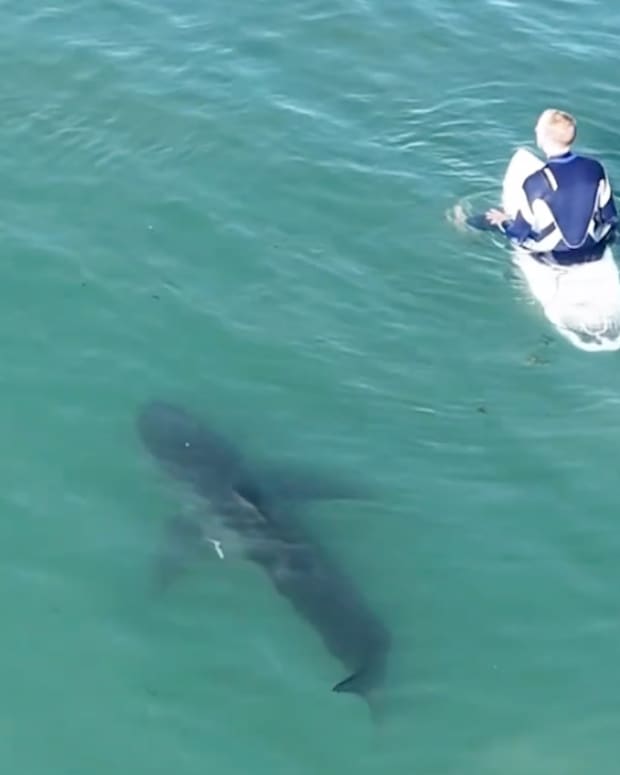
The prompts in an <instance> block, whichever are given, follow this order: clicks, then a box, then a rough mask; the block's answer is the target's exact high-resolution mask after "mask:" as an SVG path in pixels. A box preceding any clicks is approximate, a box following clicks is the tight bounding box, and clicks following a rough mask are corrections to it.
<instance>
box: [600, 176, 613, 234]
mask: <svg viewBox="0 0 620 775" xmlns="http://www.w3.org/2000/svg"><path fill="white" fill-rule="evenodd" d="M597 220H598V222H599V223H600V224H601V225H602V226H606V225H610V226H615V225H616V224H617V223H618V211H617V210H616V203H615V202H614V193H613V191H612V189H611V185H610V183H609V178H608V177H607V175H605V177H604V178H603V179H602V180H601V184H600V186H599V191H598V212H597Z"/></svg>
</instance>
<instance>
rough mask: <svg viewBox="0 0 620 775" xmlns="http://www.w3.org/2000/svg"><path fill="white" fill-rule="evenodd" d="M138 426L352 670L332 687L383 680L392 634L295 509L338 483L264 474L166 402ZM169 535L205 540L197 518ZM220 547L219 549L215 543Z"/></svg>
mask: <svg viewBox="0 0 620 775" xmlns="http://www.w3.org/2000/svg"><path fill="white" fill-rule="evenodd" d="M138 428H139V433H140V436H141V438H142V439H143V441H144V443H145V445H146V447H147V448H148V449H149V450H150V452H151V453H152V454H153V456H154V457H155V458H156V459H157V460H158V461H159V462H160V463H161V464H162V466H163V467H164V468H165V469H166V470H167V471H168V473H169V474H171V475H172V476H174V477H175V478H177V479H181V480H184V481H186V482H188V483H189V484H191V486H192V487H193V489H194V490H195V492H196V493H198V494H199V495H200V496H203V497H204V498H206V499H208V500H209V502H210V503H211V506H212V509H213V511H215V512H217V513H218V514H219V515H220V517H221V519H222V520H223V522H224V525H225V527H226V528H227V529H229V530H230V531H232V532H234V533H235V534H236V535H237V536H238V537H239V539H240V541H241V545H242V550H243V553H244V555H245V556H246V557H248V558H249V559H250V560H252V561H253V562H255V563H256V564H257V565H259V566H260V567H261V568H262V569H263V570H264V571H265V573H267V575H268V576H269V578H270V579H271V582H272V583H273V585H274V587H275V588H276V589H277V590H278V592H280V594H281V595H283V596H284V597H285V598H286V599H287V600H288V601H289V602H290V603H291V605H293V606H294V608H295V609H296V610H297V611H298V613H299V614H300V615H301V616H302V617H303V618H304V619H305V620H306V621H307V622H308V623H309V624H311V625H312V627H313V628H314V629H315V631H316V632H317V633H319V635H320V636H321V638H322V640H323V642H324V644H325V646H326V647H327V649H328V650H329V651H330V653H331V654H333V655H334V656H335V657H337V658H338V659H339V660H340V661H341V662H342V663H343V664H344V665H345V666H346V668H347V669H348V670H349V671H350V674H349V675H348V677H347V678H345V679H344V680H343V681H341V682H340V683H338V684H336V686H334V690H335V691H343V692H344V691H348V692H353V693H357V694H360V695H363V696H365V697H367V696H368V693H369V692H371V690H372V689H374V688H375V687H377V686H378V685H379V684H380V683H381V682H382V680H383V677H384V672H385V667H386V660H387V655H388V651H389V647H390V636H389V633H388V631H387V629H386V628H385V626H384V625H383V624H382V623H381V621H380V620H379V619H378V618H377V617H376V616H375V614H374V613H373V612H372V611H371V610H370V608H369V606H368V605H367V603H366V601H365V600H364V599H363V598H362V596H361V595H360V593H359V592H358V591H357V589H356V588H355V587H354V585H353V584H352V583H351V581H350V580H349V579H348V578H347V577H346V576H345V575H344V574H343V573H342V572H340V571H339V570H338V568H337V567H336V566H335V565H334V564H333V562H332V561H331V560H330V558H329V557H328V556H327V554H326V553H325V551H324V550H323V549H322V548H321V547H320V546H319V545H318V544H317V543H316V541H314V540H311V539H310V538H309V536H308V535H307V534H306V533H305V531H304V530H303V528H302V526H301V524H300V523H299V522H298V521H297V520H296V519H295V518H294V514H293V513H292V507H293V502H292V501H293V498H294V497H295V496H298V497H329V496H330V495H332V494H333V493H334V490H333V488H332V487H330V486H323V487H319V488H317V487H315V486H314V485H315V484H316V480H314V481H313V480H310V479H308V478H307V477H306V478H304V477H299V476H294V477H288V478H287V477H283V476H282V475H280V476H279V477H277V478H274V479H273V480H272V481H263V480H262V479H261V478H259V477H258V476H257V475H256V474H254V473H252V472H251V471H249V470H248V467H247V466H246V464H245V462H244V460H243V459H242V457H241V455H240V454H239V453H238V452H237V451H236V450H235V449H234V448H233V447H232V446H231V445H230V444H229V443H228V442H227V441H226V440H224V439H223V438H221V437H220V436H219V435H218V434H216V433H214V432H212V431H211V430H210V429H209V428H207V427H206V426H205V425H204V424H202V423H201V422H200V421H199V420H197V419H196V418H194V417H193V416H192V415H190V414H188V413H187V412H185V411H184V410H182V409H179V408H177V407H175V406H172V405H169V404H165V403H160V402H153V403H150V404H148V405H147V406H145V407H144V408H143V410H142V412H141V413H140V416H139V419H138ZM169 535H170V536H171V537H173V538H174V539H175V540H176V541H177V542H180V543H181V544H182V545H184V546H185V547H191V546H197V545H199V544H200V541H201V538H202V540H203V541H204V533H203V531H202V530H201V527H200V525H199V524H196V523H195V522H194V523H191V522H188V521H187V520H185V519H183V518H177V519H176V520H175V521H174V522H173V523H172V524H171V529H170V533H169ZM215 549H216V550H217V551H218V553H219V551H220V548H219V546H218V545H217V542H215Z"/></svg>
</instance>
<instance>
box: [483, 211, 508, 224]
mask: <svg viewBox="0 0 620 775" xmlns="http://www.w3.org/2000/svg"><path fill="white" fill-rule="evenodd" d="M485 217H486V219H487V221H488V222H489V223H492V224H493V226H501V225H502V223H503V222H504V221H506V220H508V216H507V215H506V213H505V212H504V211H503V210H496V209H495V208H491V210H487V211H486V213H485Z"/></svg>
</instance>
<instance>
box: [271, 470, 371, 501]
mask: <svg viewBox="0 0 620 775" xmlns="http://www.w3.org/2000/svg"><path fill="white" fill-rule="evenodd" d="M259 476H260V482H261V485H262V489H263V491H264V493H265V494H266V496H267V497H269V498H273V499H280V500H362V499H366V498H371V497H372V496H373V492H372V489H371V488H370V486H369V485H368V483H367V482H362V481H361V479H359V480H355V481H353V480H351V479H347V478H345V477H342V476H336V475H334V474H328V473H320V472H316V471H315V472H312V471H307V470H302V469H297V468H291V467H283V468H271V469H269V468H267V469H265V470H263V471H261V472H260V474H259ZM257 478H258V477H257Z"/></svg>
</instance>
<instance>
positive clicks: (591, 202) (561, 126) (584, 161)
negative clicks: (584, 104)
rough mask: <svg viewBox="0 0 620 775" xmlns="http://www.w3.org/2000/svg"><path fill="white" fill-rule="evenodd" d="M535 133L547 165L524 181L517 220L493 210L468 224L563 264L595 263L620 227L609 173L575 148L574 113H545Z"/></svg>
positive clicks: (558, 111)
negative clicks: (495, 231)
mask: <svg viewBox="0 0 620 775" xmlns="http://www.w3.org/2000/svg"><path fill="white" fill-rule="evenodd" d="M535 131H536V144H537V146H538V148H540V150H541V151H542V152H543V153H544V154H545V156H546V157H547V161H546V164H545V165H544V167H542V169H540V170H538V171H537V172H534V173H533V174H531V175H529V176H528V177H527V178H526V179H525V181H524V183H523V194H524V196H523V197H522V199H521V207H520V209H519V211H518V213H517V215H516V217H515V218H509V216H508V215H507V214H506V213H505V212H504V211H503V210H500V209H496V208H492V209H490V210H488V211H487V212H486V213H484V214H482V215H474V216H470V217H469V218H467V219H466V223H468V224H469V225H470V226H473V227H474V228H476V229H483V230H496V229H499V230H500V231H501V232H503V233H504V234H505V235H506V236H507V237H508V238H509V239H510V241H511V242H513V243H514V244H516V245H519V246H521V247H524V248H526V249H527V250H529V251H531V252H532V253H533V254H534V255H536V254H543V255H544V256H545V257H546V258H547V259H548V260H551V261H553V262H555V263H557V264H561V265H563V266H570V265H573V264H583V263H587V262H589V261H596V260H597V259H599V258H601V257H602V256H603V253H604V250H605V247H606V246H607V245H608V244H609V243H610V242H612V241H613V239H614V237H615V231H616V224H617V223H618V213H617V211H616V205H615V203H614V195H613V191H612V189H611V185H610V183H609V178H608V177H607V173H606V172H605V169H604V168H603V165H602V164H601V163H600V162H599V161H597V160H595V159H592V158H589V157H587V156H582V155H579V154H576V153H574V152H573V151H572V150H571V145H572V144H573V142H574V140H575V136H576V134H577V124H576V121H575V119H574V117H573V116H571V115H570V113H565V112H564V111H561V110H554V109H548V110H545V111H544V112H543V113H542V114H541V115H540V117H539V119H538V121H537V123H536V130H535Z"/></svg>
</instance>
